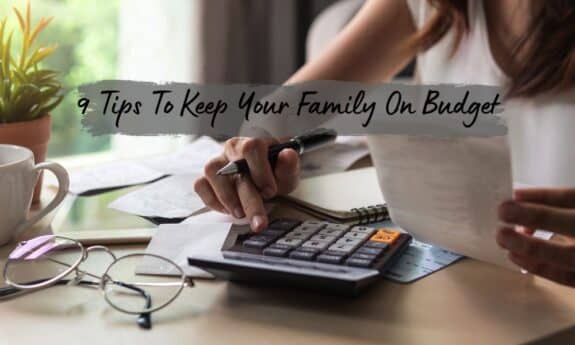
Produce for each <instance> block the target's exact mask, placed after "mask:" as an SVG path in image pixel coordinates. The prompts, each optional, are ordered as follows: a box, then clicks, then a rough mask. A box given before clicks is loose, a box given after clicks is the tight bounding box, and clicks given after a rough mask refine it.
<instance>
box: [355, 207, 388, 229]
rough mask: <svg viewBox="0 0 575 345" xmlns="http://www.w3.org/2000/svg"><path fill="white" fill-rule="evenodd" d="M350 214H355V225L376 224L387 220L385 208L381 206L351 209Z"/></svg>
mask: <svg viewBox="0 0 575 345" xmlns="http://www.w3.org/2000/svg"><path fill="white" fill-rule="evenodd" d="M351 212H354V213H355V214H357V224H359V225H361V224H370V223H377V222H381V221H384V220H386V219H388V218H389V214H388V212H387V207H386V206H385V205H383V204H379V205H372V206H367V207H360V208H352V209H351Z"/></svg>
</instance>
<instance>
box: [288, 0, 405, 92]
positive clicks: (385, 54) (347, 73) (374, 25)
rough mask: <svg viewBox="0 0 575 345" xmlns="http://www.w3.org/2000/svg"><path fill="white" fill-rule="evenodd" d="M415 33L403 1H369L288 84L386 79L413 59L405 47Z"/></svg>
mask: <svg viewBox="0 0 575 345" xmlns="http://www.w3.org/2000/svg"><path fill="white" fill-rule="evenodd" d="M415 30H416V28H415V25H414V22H413V19H412V18H411V14H410V13H409V8H408V7H407V3H406V1H397V0H370V1H368V2H367V3H366V4H365V5H364V6H363V7H362V8H361V10H360V11H359V12H358V14H357V15H356V16H355V17H354V18H353V20H352V21H351V22H350V23H349V24H348V25H347V26H346V27H345V28H344V30H343V31H342V32H341V33H340V34H339V35H338V36H337V38H336V39H335V40H334V41H333V42H332V43H331V44H330V45H329V46H328V48H327V49H326V50H325V51H324V52H323V53H322V54H320V56H319V57H318V58H317V59H315V60H313V61H311V62H309V63H307V64H306V65H305V66H303V67H302V68H301V69H300V70H299V71H298V72H296V73H295V74H294V75H293V76H292V77H291V78H289V80H288V81H287V83H288V84H294V83H299V82H304V81H308V80H349V81H361V82H378V81H386V80H389V79H391V78H392V77H393V76H395V75H396V74H397V73H398V72H399V71H401V69H402V68H403V67H405V66H406V65H407V64H408V63H409V62H410V61H411V59H412V58H413V57H414V56H415V53H416V52H415V51H413V50H411V49H408V47H407V45H406V44H405V43H406V42H407V40H408V39H409V37H410V36H411V35H413V34H414V33H415Z"/></svg>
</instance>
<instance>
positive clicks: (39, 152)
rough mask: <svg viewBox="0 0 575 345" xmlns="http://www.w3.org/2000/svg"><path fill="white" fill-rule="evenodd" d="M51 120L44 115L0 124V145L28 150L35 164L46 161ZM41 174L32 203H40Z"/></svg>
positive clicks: (48, 116)
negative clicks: (10, 145)
mask: <svg viewBox="0 0 575 345" xmlns="http://www.w3.org/2000/svg"><path fill="white" fill-rule="evenodd" d="M51 125H52V120H51V118H50V115H45V116H42V117H40V118H37V119H35V120H32V121H23V122H14V123H3V124H0V144H12V145H19V146H24V147H27V148H29V149H30V150H31V151H32V152H33V153H34V160H35V161H36V163H40V162H43V161H44V160H45V159H46V151H47V149H48V141H49V140H50V129H51ZM41 191H42V174H40V176H39V177H38V182H37V183H36V188H35V189H34V197H33V198H32V203H33V204H34V203H38V202H39V201H40V193H41Z"/></svg>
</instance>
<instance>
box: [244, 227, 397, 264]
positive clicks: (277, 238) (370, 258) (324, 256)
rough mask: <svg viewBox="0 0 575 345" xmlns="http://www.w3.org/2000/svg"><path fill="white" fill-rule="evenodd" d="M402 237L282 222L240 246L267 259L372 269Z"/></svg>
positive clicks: (379, 231)
mask: <svg viewBox="0 0 575 345" xmlns="http://www.w3.org/2000/svg"><path fill="white" fill-rule="evenodd" d="M400 236H401V233H400V232H397V231H393V230H388V229H374V228H370V227H366V226H354V227H350V226H348V225H344V224H336V223H329V222H323V221H305V222H299V221H297V220H291V219H279V220H275V221H273V222H272V223H271V224H270V225H269V227H268V229H266V230H264V231H263V232H261V233H260V234H251V235H248V236H247V237H246V238H245V239H243V240H242V243H241V247H243V248H246V250H251V251H254V250H255V251H256V252H258V253H260V254H263V255H264V256H272V257H281V258H289V259H293V260H302V261H317V262H320V263H324V264H331V265H347V266H353V267H360V268H372V267H374V266H376V265H377V263H378V261H380V260H381V259H382V258H383V257H384V256H385V255H386V253H387V252H388V251H389V250H390V246H394V243H395V242H396V241H397V239H398V238H400Z"/></svg>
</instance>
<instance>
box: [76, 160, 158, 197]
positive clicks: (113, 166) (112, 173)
mask: <svg viewBox="0 0 575 345" xmlns="http://www.w3.org/2000/svg"><path fill="white" fill-rule="evenodd" d="M162 176H165V174H164V173H162V172H160V171H157V170H154V169H151V168H148V167H146V166H142V165H140V164H138V163H136V162H132V161H119V162H112V163H107V164H102V165H98V166H95V167H90V168H87V169H83V170H79V171H74V172H71V173H70V193H73V194H83V193H86V192H93V191H98V190H103V189H110V188H116V187H127V186H133V185H137V184H142V183H146V182H150V181H153V180H157V179H159V178H160V177H162Z"/></svg>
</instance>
